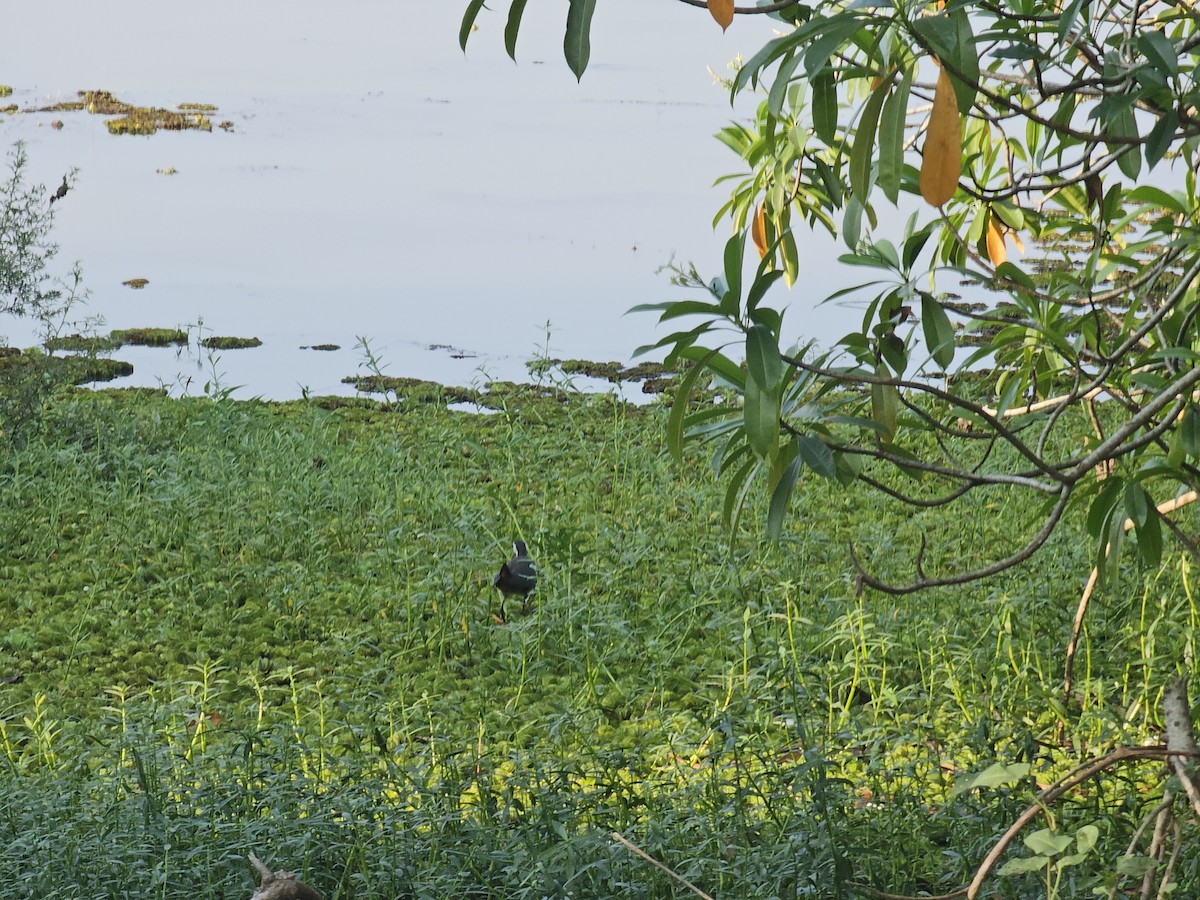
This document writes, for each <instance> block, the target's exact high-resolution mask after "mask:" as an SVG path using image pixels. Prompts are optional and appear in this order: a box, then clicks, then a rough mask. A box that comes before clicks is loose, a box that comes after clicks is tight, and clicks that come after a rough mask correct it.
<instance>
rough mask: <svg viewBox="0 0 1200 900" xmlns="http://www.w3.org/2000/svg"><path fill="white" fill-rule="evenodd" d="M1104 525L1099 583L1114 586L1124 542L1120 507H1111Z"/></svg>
mask: <svg viewBox="0 0 1200 900" xmlns="http://www.w3.org/2000/svg"><path fill="white" fill-rule="evenodd" d="M1104 524H1105V529H1104V531H1105V538H1102V539H1101V540H1102V541H1103V545H1102V546H1101V547H1100V565H1099V570H1100V583H1101V584H1104V585H1114V584H1116V583H1117V579H1118V578H1120V575H1121V547H1122V545H1123V544H1124V542H1125V516H1124V515H1123V514H1122V510H1121V507H1120V506H1115V505H1114V506H1113V508H1112V510H1111V511H1110V512H1109V516H1108V521H1107V522H1105V523H1104Z"/></svg>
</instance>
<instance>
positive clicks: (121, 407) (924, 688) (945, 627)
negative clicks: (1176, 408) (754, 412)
mask: <svg viewBox="0 0 1200 900" xmlns="http://www.w3.org/2000/svg"><path fill="white" fill-rule="evenodd" d="M336 405H337V406H338V407H339V408H337V409H333V410H327V409H324V408H322V406H321V405H320V404H318V403H312V402H296V403H290V404H263V403H257V402H235V401H231V400H227V399H223V400H219V401H214V400H210V399H206V398H197V399H185V400H170V399H166V398H163V397H160V396H157V395H155V394H153V393H152V392H120V391H116V392H100V393H89V392H77V391H70V392H67V393H64V394H62V395H60V396H58V397H57V398H56V399H55V400H54V401H53V402H52V403H51V404H50V406H49V407H48V410H47V412H46V413H45V415H44V419H43V421H42V422H41V424H40V427H39V428H38V429H37V431H36V433H34V434H33V435H32V437H30V438H29V439H28V440H27V441H26V442H25V443H24V445H23V446H21V447H19V448H17V447H13V448H6V449H5V451H4V455H3V457H2V458H0V523H2V524H0V898H10V897H11V898H16V897H23V898H24V897H50V896H54V897H81V898H82V897H88V898H93V897H163V898H174V897H180V898H182V897H231V898H232V897H239V898H244V897H247V896H249V894H250V893H251V884H252V879H251V870H250V868H249V866H248V865H247V864H246V862H245V854H246V853H247V852H248V851H250V850H253V851H255V852H256V853H257V854H258V855H259V856H260V857H262V858H263V859H264V860H265V861H267V862H269V863H271V864H272V866H273V867H274V868H288V869H292V870H296V871H298V872H300V873H301V874H302V876H303V877H304V878H305V880H307V881H308V882H309V883H311V884H313V885H314V886H316V887H318V888H319V889H320V890H321V891H322V892H323V893H324V894H325V895H326V896H327V897H330V898H332V897H339V898H349V897H362V898H368V897H369V898H398V897H430V898H432V897H447V896H454V895H459V896H469V897H513V898H518V897H568V896H570V897H614V896H622V897H682V896H690V894H688V892H687V891H686V889H685V888H683V887H681V886H680V885H678V884H677V883H675V882H674V881H672V880H671V879H670V878H669V877H668V876H666V875H665V874H663V873H662V872H660V871H658V870H656V869H654V868H652V867H651V866H649V865H648V864H647V863H646V862H644V861H642V860H640V859H638V858H636V857H635V856H634V855H632V854H631V853H630V852H629V850H627V849H626V848H625V847H624V846H622V845H621V844H619V843H618V842H616V841H615V840H614V839H613V837H612V833H613V832H620V833H621V834H623V835H625V836H626V837H627V838H628V839H629V840H631V841H633V842H634V843H636V844H637V845H638V846H640V847H642V848H643V849H645V850H646V851H647V852H648V853H650V854H651V855H652V856H654V857H655V858H657V859H659V860H662V861H663V862H664V863H666V864H667V865H669V866H670V867H671V868H672V869H674V870H675V871H676V872H678V873H679V874H681V875H683V876H684V877H686V878H688V879H689V880H691V881H692V882H694V883H695V884H696V885H698V886H699V887H700V888H702V889H703V890H705V891H706V892H708V893H709V894H711V895H712V896H714V897H756V898H758V897H761V898H768V897H781V898H783V897H835V896H846V895H849V894H848V893H847V891H848V889H847V888H845V887H844V884H845V882H846V881H847V880H852V881H855V882H859V883H863V884H868V885H873V886H875V887H876V888H879V889H884V890H889V891H894V892H898V893H899V892H905V893H910V894H915V893H918V892H920V891H928V892H930V893H935V894H936V893H941V892H945V891H949V890H952V889H954V888H956V887H958V886H960V885H961V884H963V883H965V881H966V880H968V879H969V877H970V875H971V873H972V871H973V870H974V868H975V866H976V865H977V864H978V863H979V861H980V859H981V858H982V856H983V855H984V853H986V851H987V849H988V848H989V847H990V846H991V845H992V843H993V842H994V841H995V840H996V838H997V836H998V835H999V834H1000V833H1001V832H1002V831H1003V830H1004V829H1005V828H1006V827H1007V826H1008V824H1009V823H1010V822H1011V821H1012V819H1013V818H1014V817H1015V815H1016V814H1017V813H1018V812H1019V811H1020V810H1022V809H1024V808H1025V807H1026V806H1027V805H1028V804H1029V802H1030V799H1031V797H1032V796H1033V793H1034V792H1035V791H1036V790H1037V785H1038V784H1045V783H1047V782H1048V781H1051V780H1053V779H1054V778H1055V777H1057V776H1059V775H1061V774H1062V773H1063V772H1064V771H1066V770H1067V769H1069V768H1070V767H1071V766H1072V765H1073V764H1074V763H1075V762H1077V761H1078V760H1079V759H1082V758H1084V757H1086V756H1088V755H1090V754H1093V753H1096V752H1100V751H1103V750H1104V749H1106V748H1108V747H1111V746H1113V745H1115V744H1118V743H1138V742H1140V741H1142V740H1144V739H1146V738H1147V737H1150V736H1153V735H1154V734H1155V733H1156V732H1155V729H1156V726H1157V722H1156V716H1157V714H1158V713H1157V703H1158V699H1159V697H1160V693H1161V690H1162V687H1163V685H1164V684H1165V683H1167V682H1169V681H1170V680H1171V679H1172V678H1173V677H1174V675H1175V672H1176V668H1175V666H1176V662H1177V661H1178V660H1181V659H1184V658H1185V657H1186V655H1187V654H1189V653H1190V652H1191V650H1192V642H1193V640H1194V631H1195V627H1194V626H1195V618H1196V610H1195V607H1194V605H1193V604H1192V602H1191V597H1190V593H1189V589H1190V584H1191V580H1190V572H1188V570H1187V569H1186V565H1184V564H1181V563H1180V560H1179V557H1178V556H1173V557H1171V556H1169V555H1168V561H1167V562H1166V563H1164V568H1163V570H1162V571H1161V572H1158V573H1155V572H1147V573H1141V574H1139V573H1137V572H1135V571H1132V570H1130V571H1128V572H1127V573H1126V576H1125V579H1124V582H1123V584H1122V585H1121V586H1120V588H1119V589H1110V590H1108V591H1107V592H1105V593H1104V594H1103V596H1102V597H1101V598H1100V600H1099V601H1098V602H1097V603H1096V604H1095V605H1094V608H1093V610H1092V612H1091V613H1090V614H1089V615H1090V616H1091V617H1092V618H1091V619H1090V620H1089V627H1088V630H1087V633H1086V639H1085V643H1084V646H1083V648H1082V650H1081V655H1080V663H1079V664H1078V683H1077V689H1076V694H1075V695H1074V696H1073V697H1072V698H1070V699H1069V700H1068V701H1064V700H1063V699H1062V698H1061V696H1060V692H1061V677H1062V654H1063V650H1064V647H1065V644H1066V639H1067V635H1068V632H1069V629H1070V625H1071V616H1072V614H1073V612H1074V606H1075V602H1076V601H1077V600H1078V597H1079V591H1080V589H1081V587H1082V584H1083V580H1084V579H1085V578H1086V576H1087V572H1088V569H1089V567H1090V565H1091V558H1090V551H1089V546H1090V545H1089V543H1088V542H1087V540H1086V539H1085V535H1084V534H1083V533H1082V528H1080V529H1078V530H1076V531H1071V530H1069V529H1064V530H1063V532H1062V534H1060V535H1059V536H1057V537H1056V538H1055V540H1054V542H1053V544H1052V546H1051V547H1050V548H1049V549H1048V550H1047V551H1045V552H1044V553H1043V554H1042V555H1041V556H1040V557H1039V558H1038V560H1037V562H1036V564H1035V565H1033V566H1031V567H1028V568H1026V569H1025V570H1023V571H1021V572H1018V573H1016V574H1011V575H1007V576H1004V577H1001V578H996V579H993V580H992V581H989V582H985V583H983V584H977V585H973V586H970V587H966V588H961V589H958V590H943V591H938V592H930V593H925V594H921V595H915V596H910V597H899V598H895V597H883V596H880V595H877V594H873V593H870V592H868V593H866V594H863V595H862V596H859V595H858V593H857V592H856V584H855V576H854V572H853V570H852V568H851V567H850V565H849V562H848V557H847V553H846V548H847V545H848V542H849V541H850V540H854V541H855V545H856V547H858V549H859V551H860V554H861V555H862V556H863V557H864V558H865V559H866V560H867V561H868V563H869V564H870V565H872V566H873V567H875V568H876V569H880V568H882V569H884V570H886V569H887V567H888V566H890V565H893V564H894V565H901V564H903V563H904V561H908V562H911V559H912V557H913V554H914V551H915V547H916V546H917V542H918V538H917V535H918V534H919V532H920V531H921V530H929V529H930V528H936V529H937V530H938V537H939V543H938V547H937V553H938V554H939V557H938V558H934V556H933V555H932V554H933V551H934V548H933V547H932V546H931V548H930V556H929V564H930V565H934V564H939V563H940V562H941V561H944V560H947V559H952V558H955V557H957V558H959V559H963V560H966V561H969V560H970V559H971V558H972V554H973V553H979V552H980V548H982V547H985V546H987V544H988V542H994V541H999V540H1006V541H1007V540H1009V539H1010V538H1011V535H1012V533H1013V532H1014V531H1016V530H1019V529H1021V528H1022V527H1024V523H1025V522H1026V515H1027V514H1028V513H1030V512H1031V511H1029V510H1024V509H1019V508H1017V509H1014V508H1010V507H1009V506H1007V505H1006V504H1005V502H1004V498H1003V496H1002V495H990V496H989V495H983V494H981V495H980V498H979V500H978V502H977V506H976V507H974V508H973V514H972V515H970V516H966V517H963V518H962V519H959V520H955V521H943V522H940V523H939V522H938V521H937V520H936V519H934V518H930V517H924V518H922V517H921V516H916V517H910V516H909V515H908V512H907V511H896V510H894V509H891V508H889V507H887V506H885V505H883V504H882V503H881V502H880V500H879V495H877V494H870V493H867V492H865V491H860V490H857V489H850V490H842V489H838V488H836V487H835V486H832V485H829V484H828V483H826V482H823V481H820V480H817V479H804V480H802V483H801V486H800V487H799V488H798V495H797V500H796V501H795V503H794V508H795V510H796V514H795V515H794V517H793V518H792V519H791V521H790V522H789V524H788V526H787V527H786V529H785V534H784V537H783V539H782V540H781V541H780V542H779V543H778V544H770V543H767V542H765V541H762V540H761V536H760V535H759V534H758V533H757V531H756V529H757V528H758V523H759V522H760V521H762V519H763V518H764V516H763V515H762V514H761V509H755V510H753V511H752V513H751V514H748V515H747V516H746V517H745V522H744V526H743V532H742V534H741V535H740V536H739V537H738V538H737V540H735V541H734V542H733V544H732V546H730V543H729V541H728V540H727V534H726V531H725V529H724V527H723V525H722V523H721V518H720V510H721V504H722V494H723V490H724V486H723V485H719V484H716V483H715V482H714V481H713V480H712V479H711V477H708V476H706V473H705V471H704V468H703V466H702V465H695V466H693V467H691V469H690V471H688V472H685V473H681V472H679V471H678V470H677V469H676V468H675V467H674V466H673V465H672V464H671V463H670V461H669V459H668V457H667V456H666V455H665V453H664V452H663V450H662V434H663V429H664V426H665V421H666V415H667V413H666V410H665V409H662V408H660V407H658V406H651V407H647V408H636V407H632V406H628V405H625V404H622V403H620V402H617V401H615V400H613V399H611V398H607V397H591V398H585V397H582V396H577V397H574V398H572V399H571V400H570V401H569V402H560V400H557V399H553V398H537V397H534V396H523V397H519V398H518V397H514V399H513V400H512V401H511V402H510V403H507V404H505V403H501V404H499V406H500V409H499V411H497V412H495V413H493V414H485V415H476V414H470V413H465V412H457V411H453V410H448V409H446V408H445V407H444V406H442V405H439V404H414V405H411V406H410V407H408V408H405V409H404V410H402V411H397V410H387V409H383V408H381V407H380V406H378V405H376V404H355V403H349V404H348V403H346V402H345V401H342V402H340V403H338V404H336ZM1085 427H1086V425H1085V424H1084V423H1083V422H1082V419H1081V428H1085ZM1081 433H1082V431H1081ZM932 515H933V514H931V516H932ZM514 538H522V539H524V540H525V541H526V542H527V543H528V544H529V547H530V549H531V551H532V552H533V553H534V555H535V557H536V558H537V560H538V562H539V564H540V568H541V572H542V580H541V584H540V585H539V588H538V590H537V591H536V593H535V594H534V595H533V602H532V603H531V604H530V609H529V611H528V613H527V614H526V615H524V616H520V615H510V622H509V624H508V626H507V627H502V626H500V625H498V624H497V622H496V621H495V620H494V619H493V617H492V615H491V613H492V612H493V611H494V610H495V608H496V602H497V597H496V596H495V591H494V590H493V588H492V586H491V579H492V577H493V575H494V574H495V570H496V568H497V567H498V565H499V563H500V562H501V561H503V560H504V559H506V558H507V556H508V553H509V551H510V543H511V541H512V539H514ZM1131 564H1132V560H1131ZM1181 566H1182V569H1181ZM1181 575H1182V577H1181ZM995 762H1002V763H1013V762H1025V763H1029V764H1031V766H1032V768H1031V770H1030V773H1029V775H1028V776H1027V777H1026V778H1024V779H1022V780H1018V781H1016V782H1015V783H1011V784H1002V785H999V786H996V787H988V788H983V789H980V790H976V791H967V792H961V793H957V794H953V795H952V794H951V791H952V789H953V787H954V785H955V783H956V781H957V782H961V780H962V779H963V778H964V777H965V776H966V773H969V772H975V771H978V770H980V769H983V768H985V767H986V766H988V765H991V764H993V763H995ZM1158 765H1159V764H1158V763H1153V762H1147V763H1144V764H1129V765H1126V766H1123V767H1119V768H1117V769H1116V770H1114V772H1113V773H1112V774H1111V775H1109V776H1106V777H1105V778H1102V779H1099V780H1097V781H1095V782H1090V783H1088V784H1087V785H1086V786H1085V787H1083V788H1081V789H1080V790H1078V791H1077V792H1075V793H1074V794H1073V795H1072V796H1071V797H1070V798H1069V802H1068V803H1066V804H1064V805H1062V806H1060V807H1059V808H1057V809H1056V810H1055V811H1054V812H1053V814H1052V816H1051V818H1052V824H1053V827H1054V829H1056V830H1057V831H1058V832H1059V833H1061V834H1063V835H1068V836H1074V835H1079V834H1082V833H1085V831H1086V833H1088V834H1090V830H1086V829H1085V826H1088V825H1091V824H1093V823H1098V825H1097V827H1098V836H1097V837H1096V840H1095V842H1094V846H1093V847H1091V848H1089V850H1088V852H1086V853H1085V854H1084V855H1085V856H1086V857H1087V858H1086V859H1083V860H1082V861H1081V862H1079V863H1078V864H1076V865H1073V866H1068V867H1064V868H1063V869H1062V873H1063V874H1062V876H1061V880H1059V881H1058V882H1057V889H1058V891H1059V894H1058V896H1080V897H1083V896H1093V890H1094V889H1095V888H1096V887H1098V886H1103V885H1104V884H1105V883H1106V882H1105V881H1104V879H1105V878H1109V879H1110V880H1111V878H1112V877H1113V876H1111V875H1110V874H1109V873H1111V871H1112V869H1113V862H1114V860H1115V859H1116V857H1118V856H1119V855H1120V854H1121V853H1122V852H1123V850H1124V848H1125V845H1126V844H1127V842H1128V840H1129V835H1130V833H1131V831H1132V829H1133V828H1134V827H1136V825H1137V823H1138V822H1139V821H1140V819H1141V816H1142V814H1143V812H1144V811H1145V809H1146V808H1147V804H1150V805H1153V802H1154V798H1153V797H1152V796H1151V797H1147V796H1144V795H1143V793H1142V788H1143V787H1144V786H1146V785H1151V784H1154V783H1155V782H1156V780H1157V779H1156V778H1154V777H1150V776H1151V775H1152V774H1153V773H1154V770H1155V769H1156V767H1157V766H1158ZM1155 789H1157V788H1155ZM1041 825H1042V826H1044V825H1046V823H1045V822H1042V823H1041ZM1039 827H1041V826H1039ZM1080 847H1082V845H1080ZM1191 849H1192V850H1196V849H1200V848H1195V847H1192V848H1191ZM1029 852H1030V851H1029V850H1027V849H1025V848H1024V847H1020V846H1019V847H1018V849H1017V850H1015V851H1013V854H1012V855H1014V856H1020V855H1021V854H1025V855H1028V854H1029ZM1198 870H1200V853H1196V852H1192V853H1191V854H1190V855H1189V854H1187V853H1184V854H1181V859H1180V861H1179V862H1178V875H1179V881H1180V882H1181V883H1183V884H1187V883H1189V881H1188V879H1190V883H1191V884H1197V883H1200V871H1198ZM1047 877H1048V873H1047V871H1046V870H1043V871H1040V872H1033V873H1031V874H1026V875H1019V876H1011V877H1009V876H1005V877H1000V878H997V879H993V881H992V882H990V883H989V889H994V890H995V891H996V893H995V896H998V897H1028V896H1048V895H1049V890H1048V888H1047V884H1048V881H1047Z"/></svg>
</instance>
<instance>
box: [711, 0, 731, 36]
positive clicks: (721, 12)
mask: <svg viewBox="0 0 1200 900" xmlns="http://www.w3.org/2000/svg"><path fill="white" fill-rule="evenodd" d="M708 11H709V12H710V13H711V14H712V17H713V19H715V20H716V23H717V24H718V25H720V26H721V30H722V31H725V30H727V29H728V28H729V26H730V25H732V24H733V0H708Z"/></svg>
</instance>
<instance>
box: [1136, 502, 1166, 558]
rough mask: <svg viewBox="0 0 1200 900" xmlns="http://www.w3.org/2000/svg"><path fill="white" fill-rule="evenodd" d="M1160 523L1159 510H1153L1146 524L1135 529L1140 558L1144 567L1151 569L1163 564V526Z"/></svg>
mask: <svg viewBox="0 0 1200 900" xmlns="http://www.w3.org/2000/svg"><path fill="white" fill-rule="evenodd" d="M1159 522H1160V519H1159V515H1158V510H1154V509H1152V510H1150V514H1149V516H1147V518H1146V522H1145V524H1144V525H1141V526H1139V527H1138V528H1137V529H1135V534H1136V535H1137V549H1138V556H1139V557H1140V558H1141V560H1142V565H1144V566H1146V567H1147V568H1150V569H1157V568H1158V566H1159V564H1160V563H1161V562H1162V549H1163V539H1162V525H1160V524H1159Z"/></svg>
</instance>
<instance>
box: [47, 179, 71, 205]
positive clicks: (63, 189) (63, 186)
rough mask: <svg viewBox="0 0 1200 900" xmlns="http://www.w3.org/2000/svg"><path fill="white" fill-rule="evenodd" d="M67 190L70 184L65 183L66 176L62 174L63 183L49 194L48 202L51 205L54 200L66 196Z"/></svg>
mask: <svg viewBox="0 0 1200 900" xmlns="http://www.w3.org/2000/svg"><path fill="white" fill-rule="evenodd" d="M68 190H70V186H69V185H68V184H67V176H66V175H64V176H63V183H62V184H60V185H59V186H58V190H56V191H55V192H54V193H53V194H51V195H50V204H51V205H53V204H54V201H55V200H61V199H62V198H63V197H65V196H67V191H68Z"/></svg>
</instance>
